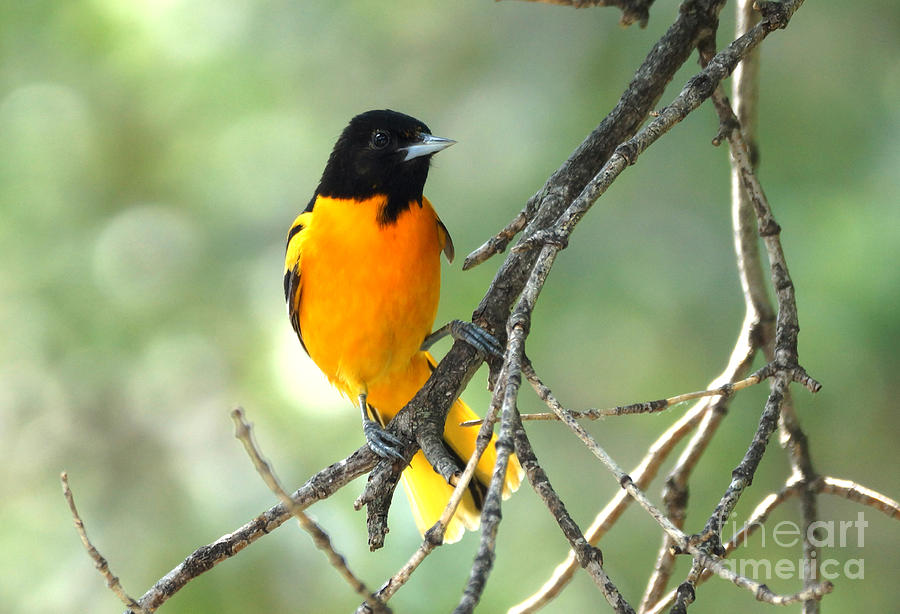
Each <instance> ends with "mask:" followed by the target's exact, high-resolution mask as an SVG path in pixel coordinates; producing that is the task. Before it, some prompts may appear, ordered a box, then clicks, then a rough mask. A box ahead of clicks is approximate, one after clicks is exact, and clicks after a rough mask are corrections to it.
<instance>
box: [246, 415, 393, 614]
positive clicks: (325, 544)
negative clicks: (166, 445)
mask: <svg viewBox="0 0 900 614" xmlns="http://www.w3.org/2000/svg"><path fill="white" fill-rule="evenodd" d="M231 419H232V421H234V436H235V437H237V438H238V440H239V441H240V442H241V443H242V444H243V445H244V450H246V451H247V455H248V456H249V457H250V460H252V461H253V466H254V467H256V471H257V473H259V475H260V477H261V478H262V479H263V482H265V483H266V486H268V487H269V490H271V491H272V492H273V493H275V496H277V497H278V498H279V499H280V500H281V503H282V504H284V506H285V507H286V508H287V509H288V510H289V511H290V513H291V514H292V515H293V516H294V517H295V518H296V519H297V522H298V523H299V524H300V526H301V527H302V528H303V530H304V531H306V532H307V533H309V535H310V537H312V540H313V543H314V544H315V545H316V548H318V549H319V550H321V551H322V552H323V553H325V557H326V558H327V559H328V562H329V563H331V566H332V567H334V568H335V569H336V570H337V572H338V574H340V576H341V577H342V578H343V579H344V580H346V582H347V584H349V585H350V587H351V588H352V589H353V590H354V591H355V592H356V593H357V594H359V595H362V596H363V598H364V599H365V601H366V604H367V605H368V606H369V607H370V608H371V610H372V611H373V612H375V613H376V614H384V613H386V612H390V610H389V609H388V608H387V607H386V606H385V605H384V603H383V602H382V601H381V599H379V598H378V597H376V596H375V595H373V594H372V592H371V591H370V590H369V589H368V588H366V585H365V583H364V582H363V581H362V580H360V579H359V578H357V577H356V575H355V574H354V573H353V572H352V571H350V568H349V567H348V566H347V560H346V559H345V558H344V557H343V556H342V555H341V554H338V552H337V551H336V550H335V549H334V546H333V545H332V543H331V538H330V537H328V534H327V533H326V532H325V530H324V529H322V527H320V526H319V525H318V523H316V522H315V521H314V520H313V519H312V518H310V517H309V516H307V515H306V514H305V513H304V512H303V509H302V508H301V507H300V506H299V505H298V504H296V503H294V500H293V499H291V496H290V495H289V494H287V492H286V491H285V490H284V488H282V487H281V484H280V483H279V481H278V478H277V477H275V473H274V472H273V471H272V466H271V465H270V464H269V463H268V461H266V460H265V459H264V458H263V457H262V453H261V452H260V451H259V447H258V446H257V445H256V442H254V441H253V431H252V429H253V427H252V426H251V425H250V423H248V422H247V420H246V419H245V418H244V410H243V409H241V408H237V409H235V410H234V411H232V412H231Z"/></svg>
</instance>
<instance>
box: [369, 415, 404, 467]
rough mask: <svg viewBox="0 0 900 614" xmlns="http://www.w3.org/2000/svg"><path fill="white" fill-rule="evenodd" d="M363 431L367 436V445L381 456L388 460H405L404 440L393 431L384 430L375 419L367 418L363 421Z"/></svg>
mask: <svg viewBox="0 0 900 614" xmlns="http://www.w3.org/2000/svg"><path fill="white" fill-rule="evenodd" d="M363 433H364V434H365V436H366V445H368V446H369V448H370V449H371V450H372V452H374V453H375V454H377V455H378V456H380V457H381V458H385V459H387V460H393V461H403V462H406V459H405V458H404V456H403V453H402V450H403V442H402V441H401V440H400V439H398V438H397V437H396V436H395V435H393V434H392V433H389V432H387V431H386V430H384V429H383V428H382V427H381V425H379V424H378V423H377V422H375V421H374V420H366V421H364V422H363Z"/></svg>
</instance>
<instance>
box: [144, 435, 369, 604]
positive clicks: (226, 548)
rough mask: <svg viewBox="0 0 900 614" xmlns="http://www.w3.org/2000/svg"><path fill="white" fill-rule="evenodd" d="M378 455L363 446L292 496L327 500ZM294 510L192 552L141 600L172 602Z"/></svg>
mask: <svg viewBox="0 0 900 614" xmlns="http://www.w3.org/2000/svg"><path fill="white" fill-rule="evenodd" d="M376 459H377V457H376V456H375V453H374V452H372V451H371V450H370V449H369V446H362V447H361V448H359V449H358V450H356V452H354V453H353V454H351V455H350V456H348V457H347V458H345V459H343V460H341V461H338V462H337V463H334V464H333V465H331V466H329V467H326V468H325V469H322V470H321V471H319V472H318V473H316V474H315V475H314V476H312V477H311V478H309V480H307V481H306V483H305V484H304V485H303V486H301V487H300V488H299V489H297V490H296V491H294V493H293V494H292V495H291V499H293V501H294V502H295V503H296V504H297V505H298V506H299V507H300V508H301V509H306V508H307V507H309V506H310V505H312V504H313V503H315V502H316V501H321V500H322V499H327V498H328V497H330V496H331V495H332V494H334V493H335V492H337V491H338V490H340V489H341V488H342V487H344V486H346V485H347V484H348V483H350V482H351V481H353V480H355V479H356V478H358V477H359V476H361V475H363V474H364V473H366V472H367V471H369V470H370V469H371V468H372V467H373V466H374V465H375V461H376ZM290 517H291V512H290V511H289V510H288V509H287V507H285V505H284V504H283V503H279V504H277V505H275V506H273V507H271V508H269V509H268V510H266V511H265V512H263V513H262V514H260V515H259V516H257V517H256V518H254V519H253V520H251V521H250V522H248V523H246V524H245V525H244V526H242V527H240V528H238V529H237V530H235V531H232V532H231V533H226V534H225V535H223V536H222V537H220V538H219V539H217V540H216V541H214V542H213V543H211V544H208V545H206V546H201V547H200V548H197V549H196V550H194V552H192V553H191V554H189V555H188V556H187V557H186V558H185V559H184V561H182V562H181V563H179V564H178V565H177V566H175V568H173V569H172V570H171V571H170V572H169V573H167V574H166V575H165V576H163V577H162V578H160V579H159V580H158V581H157V582H156V584H154V585H153V586H152V587H151V588H150V590H148V591H147V592H146V593H144V595H143V596H142V597H141V598H140V599H139V600H138V603H139V604H140V606H141V607H143V608H144V610H145V611H149V612H152V611H154V610H156V609H157V608H159V606H161V605H162V604H163V603H165V602H166V601H168V600H169V599H170V598H171V597H172V596H173V595H174V594H175V593H177V592H178V591H179V590H181V589H182V588H184V586H185V585H186V584H187V583H188V582H190V581H191V580H193V579H194V578H196V577H197V576H199V575H200V574H202V573H204V572H206V571H209V570H210V569H212V568H213V566H215V565H217V564H219V563H221V562H222V561H224V560H226V559H229V558H231V557H232V556H234V555H235V554H237V553H238V552H240V551H241V550H243V549H244V548H246V547H247V546H249V545H250V544H252V543H253V542H255V541H256V540H258V539H259V538H260V537H263V536H265V535H268V534H269V533H271V532H272V531H274V530H275V529H277V528H278V527H279V526H281V525H282V524H283V523H284V522H285V521H286V520H287V519H289V518H290Z"/></svg>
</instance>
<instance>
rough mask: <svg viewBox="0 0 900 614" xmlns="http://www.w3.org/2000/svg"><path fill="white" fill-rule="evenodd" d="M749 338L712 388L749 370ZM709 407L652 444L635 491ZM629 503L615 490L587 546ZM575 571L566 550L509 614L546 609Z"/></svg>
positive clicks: (700, 406)
mask: <svg viewBox="0 0 900 614" xmlns="http://www.w3.org/2000/svg"><path fill="white" fill-rule="evenodd" d="M753 335H754V333H753V329H752V328H751V327H750V326H749V325H746V326H745V328H744V329H743V330H742V331H741V334H740V335H739V337H738V341H737V343H736V344H735V347H734V350H733V351H732V354H731V359H730V360H729V363H728V366H727V367H726V369H725V371H723V372H722V374H721V375H720V376H719V377H718V378H716V380H714V382H713V384H716V383H718V382H720V381H729V379H734V378H736V374H737V373H746V372H747V371H748V370H749V367H750V364H751V363H752V361H753V356H754V349H753V346H752V344H751V343H750V339H751V338H752V337H753ZM529 382H530V383H531V385H532V387H533V388H534V390H535V392H536V393H537V395H538V396H539V397H540V398H541V399H542V400H543V401H544V402H545V403H546V402H547V401H548V398H549V396H550V389H549V388H547V386H546V385H545V384H544V383H543V382H539V381H536V380H532V379H529ZM721 400H722V398H721V397H720V398H719V401H721ZM710 406H711V399H710V398H709V397H706V398H704V399H702V400H701V401H699V402H698V403H696V404H695V405H694V406H693V407H691V409H689V410H688V411H687V412H686V413H685V414H684V415H683V416H682V417H681V418H679V419H678V420H677V421H676V422H675V423H674V424H672V426H670V427H669V428H668V429H666V431H665V432H663V433H662V434H661V435H660V436H659V437H658V438H657V439H656V441H655V442H653V444H652V445H651V446H650V448H649V449H648V450H647V453H646V454H645V456H644V458H643V459H642V460H641V462H640V463H639V464H638V466H637V467H635V468H634V470H632V471H631V472H630V474H629V475H631V476H632V479H633V480H634V483H635V484H637V486H638V487H639V488H647V487H648V486H649V485H650V482H651V481H652V480H653V478H654V477H656V474H657V472H658V471H659V468H660V467H661V466H662V464H663V463H664V462H665V460H666V459H667V458H668V457H669V454H670V453H671V452H672V450H673V449H674V448H675V446H676V445H678V443H679V442H681V440H682V439H683V438H684V437H686V436H687V435H688V433H690V432H691V431H692V430H693V429H694V428H695V427H696V426H697V424H698V423H699V422H700V421H701V419H702V418H703V416H705V415H707V412H708V411H709V408H710ZM554 415H555V414H554ZM632 500H633V499H632V498H631V497H630V496H628V493H626V492H625V491H624V490H619V491H618V492H617V493H616V494H615V496H614V497H613V498H612V500H611V501H610V502H609V503H607V504H606V506H605V507H604V508H603V509H602V510H601V511H600V512H599V513H598V514H597V516H596V518H595V519H594V520H593V522H592V523H591V525H590V526H589V527H588V529H587V531H586V532H585V537H586V538H587V539H588V541H589V542H590V543H591V544H596V543H597V542H598V541H599V540H600V539H601V538H602V537H603V536H604V535H605V534H606V533H607V531H609V530H610V529H611V528H612V526H613V524H614V523H615V522H616V521H617V520H618V519H619V517H620V516H621V515H622V513H623V512H624V511H625V509H626V508H627V507H628V506H629V505H630V504H631V502H632ZM577 567H578V561H577V558H576V556H575V553H574V551H572V550H570V551H569V553H568V554H567V555H566V558H565V560H563V561H562V562H561V563H560V564H559V565H557V566H556V568H555V570H554V571H553V574H552V575H551V576H550V578H549V579H548V580H547V581H546V582H545V583H544V585H543V586H541V588H540V589H539V590H538V591H537V592H535V593H534V594H533V595H531V596H530V597H528V598H527V599H525V600H524V601H522V602H521V603H519V604H517V605H516V606H514V607H512V608H510V610H509V614H527V613H530V612H535V611H537V610H539V609H540V608H542V607H543V606H545V605H547V603H549V602H550V601H552V600H553V599H554V598H555V597H556V596H557V595H558V594H559V593H560V591H562V589H563V588H564V587H565V586H566V585H567V584H568V582H569V581H570V580H571V579H572V577H573V575H574V573H575V570H576V569H577Z"/></svg>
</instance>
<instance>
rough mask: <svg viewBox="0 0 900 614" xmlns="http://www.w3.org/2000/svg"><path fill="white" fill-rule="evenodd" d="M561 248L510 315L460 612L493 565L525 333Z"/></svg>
mask: <svg viewBox="0 0 900 614" xmlns="http://www.w3.org/2000/svg"><path fill="white" fill-rule="evenodd" d="M557 253H558V248H554V247H553V246H547V247H545V248H544V249H543V250H542V251H541V254H540V256H538V259H537V262H535V265H534V268H533V269H532V271H531V275H530V276H529V278H528V281H527V282H526V284H525V289H524V291H523V292H522V296H521V297H520V298H519V301H518V303H517V304H516V308H515V310H514V311H513V313H512V315H511V316H510V318H509V323H508V325H507V326H508V331H507V335H508V339H509V341H508V343H507V346H506V356H505V357H504V361H503V368H502V369H501V371H500V374H501V376H500V377H499V378H498V380H499V381H501V382H502V383H503V385H502V387H500V386H498V387H497V388H496V389H495V390H494V399H495V400H494V403H497V401H498V399H500V398H502V405H501V407H500V433H499V434H498V436H497V443H496V447H497V461H496V463H495V464H494V473H493V475H492V476H491V484H490V486H489V487H488V493H487V496H486V497H485V503H484V508H483V510H482V512H481V520H482V526H481V542H480V544H479V548H478V553H477V554H476V556H475V560H474V562H473V564H472V570H471V573H470V575H469V581H468V583H467V584H466V588H465V590H464V591H463V596H462V599H461V600H460V602H459V605H458V606H457V608H456V614H463V613H466V612H471V611H472V610H473V609H474V608H475V605H477V603H478V600H479V599H480V598H481V593H482V591H483V590H484V585H485V583H486V581H487V576H488V574H489V573H490V571H491V568H492V567H493V561H494V545H495V542H496V536H497V527H498V525H499V524H500V519H501V513H500V507H501V499H502V497H501V495H502V493H503V482H504V480H505V477H506V467H507V463H508V461H509V455H510V453H511V452H512V451H513V450H514V449H515V444H514V442H513V432H512V429H513V424H514V419H513V416H515V415H516V414H518V408H517V407H516V400H517V398H518V395H519V386H520V385H521V383H522V363H523V361H524V354H525V337H526V336H527V335H528V330H529V328H530V326H531V313H532V311H533V310H534V305H535V303H536V302H537V299H538V296H539V295H540V292H541V289H542V288H543V287H544V283H545V282H546V281H547V275H549V274H550V268H551V267H552V266H553V262H554V261H555V259H556V254H557Z"/></svg>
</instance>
